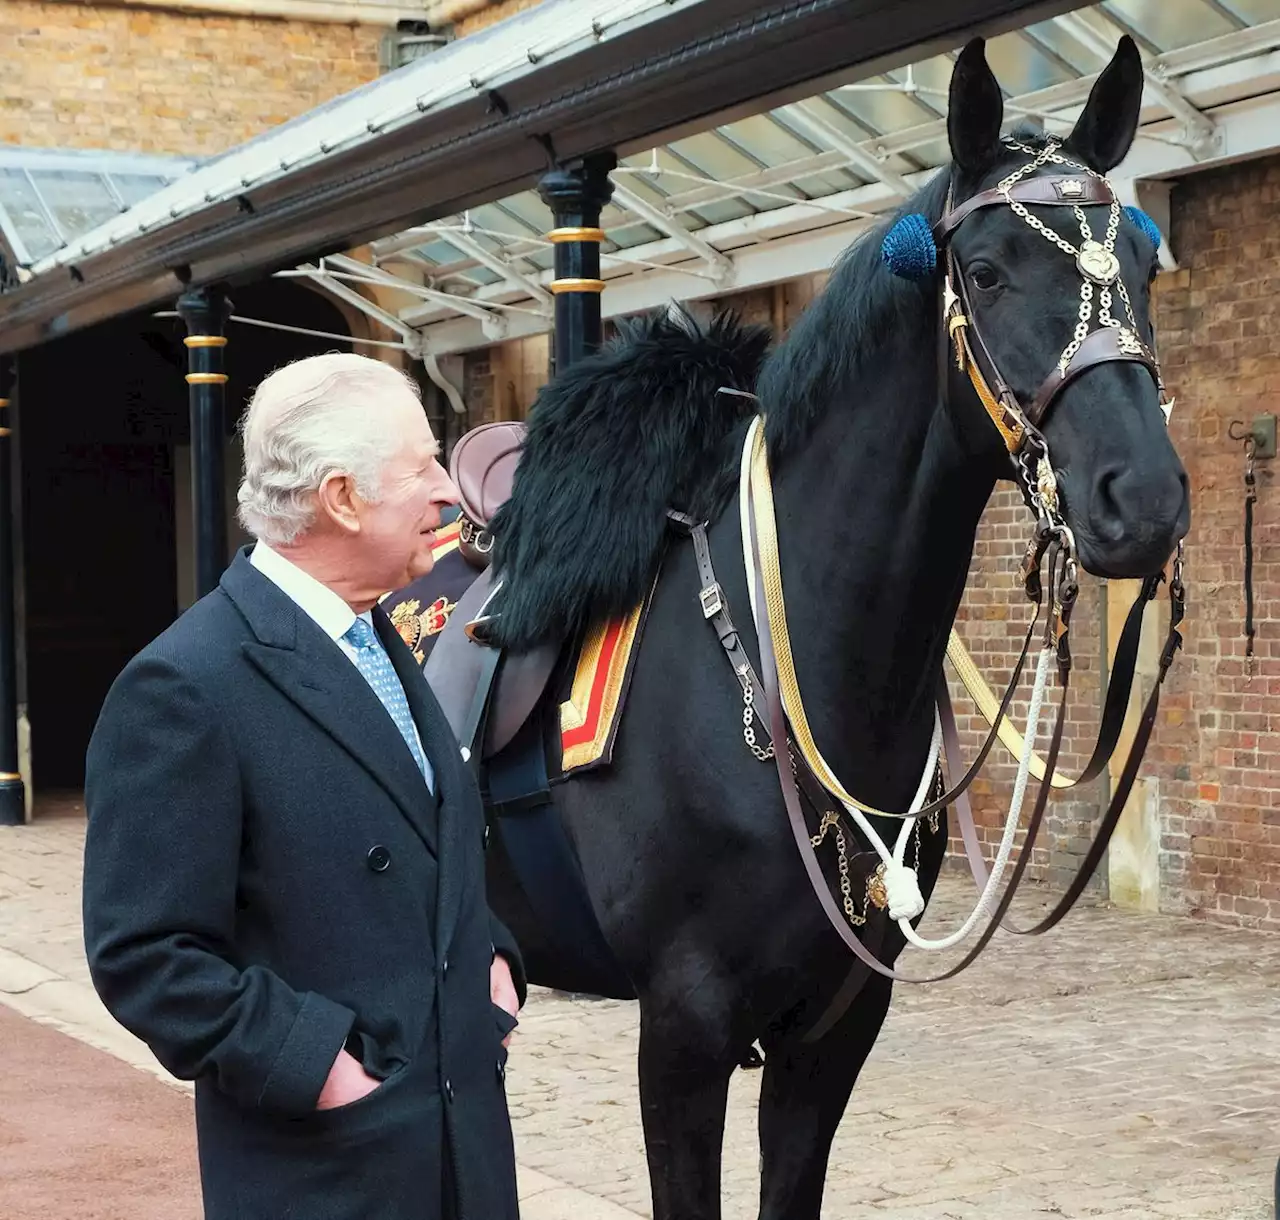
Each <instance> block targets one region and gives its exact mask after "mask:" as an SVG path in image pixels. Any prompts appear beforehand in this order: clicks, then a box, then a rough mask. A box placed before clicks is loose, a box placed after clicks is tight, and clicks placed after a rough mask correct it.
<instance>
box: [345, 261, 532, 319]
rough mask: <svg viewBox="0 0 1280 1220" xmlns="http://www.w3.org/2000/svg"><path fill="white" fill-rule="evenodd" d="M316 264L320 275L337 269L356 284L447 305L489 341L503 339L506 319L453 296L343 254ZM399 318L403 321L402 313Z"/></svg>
mask: <svg viewBox="0 0 1280 1220" xmlns="http://www.w3.org/2000/svg"><path fill="white" fill-rule="evenodd" d="M320 262H321V267H320V269H321V272H322V273H323V272H324V271H325V270H327V269H328V267H329V266H330V265H332V266H334V267H338V268H340V272H339V274H342V275H345V276H346V277H348V278H350V279H354V280H356V281H357V282H358V283H364V284H372V285H374V286H376V287H381V288H391V289H394V290H396V291H397V292H407V293H409V294H410V295H412V296H419V297H422V299H423V300H425V301H435V302H438V303H439V304H442V305H448V306H449V308H450V309H453V310H456V311H457V312H458V313H461V314H466V315H467V316H468V317H471V318H475V319H476V321H477V322H479V323H480V325H481V326H482V327H483V328H484V333H485V334H486V335H487V336H488V337H489V338H490V339H495V340H496V339H504V338H506V335H507V323H506V319H505V318H502V317H499V316H498V315H497V314H495V313H494V312H493V311H492V310H491V309H486V308H485V307H484V306H483V305H477V304H475V303H474V302H473V301H469V300H467V299H466V298H465V297H459V296H454V295H453V293H450V292H439V291H437V290H436V289H434V288H424V287H423V286H422V285H421V284H415V283H413V282H412V281H410V280H402V279H401V278H400V277H399V276H395V275H391V274H390V273H389V272H386V271H382V270H380V269H379V268H377V267H372V266H370V265H369V264H368V263H362V262H360V261H359V259H354V258H351V257H349V256H348V255H346V254H331V255H329V257H328V258H324V259H321V260H320ZM401 318H402V319H403V318H404V314H403V311H402V313H401ZM409 325H412V323H409Z"/></svg>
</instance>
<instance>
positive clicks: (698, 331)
mask: <svg viewBox="0 0 1280 1220" xmlns="http://www.w3.org/2000/svg"><path fill="white" fill-rule="evenodd" d="M769 341H770V334H769V331H768V330H767V329H765V328H763V327H756V326H744V325H743V324H742V323H741V322H740V321H739V320H738V319H737V318H736V317H734V316H732V315H723V316H721V317H718V318H717V319H716V320H715V321H713V322H712V323H711V324H710V325H708V326H705V327H704V326H701V325H699V324H698V323H697V322H695V321H694V320H693V318H692V317H690V316H689V315H688V314H687V313H685V312H684V311H683V310H673V311H664V312H662V313H659V314H656V315H651V316H648V317H645V318H643V319H640V320H638V321H632V322H629V323H624V324H623V325H622V326H620V328H619V335H618V338H617V339H615V340H613V341H612V342H611V343H609V344H607V345H606V346H605V347H603V348H602V349H601V350H600V351H599V352H597V353H595V354H594V355H592V356H589V357H587V358H586V359H585V360H583V361H581V362H580V363H578V364H576V365H574V366H573V367H572V368H569V369H566V370H565V371H564V372H563V373H561V374H559V375H558V376H556V377H555V378H554V379H553V380H552V381H551V382H550V383H549V384H548V385H547V386H545V387H544V388H543V390H542V392H541V393H540V394H539V395H538V400H537V402H536V403H535V404H534V406H533V409H532V410H531V412H530V414H529V430H528V435H527V437H526V439H525V445H524V451H523V454H522V456H521V459H520V465H519V467H518V469H517V471H516V477H515V484H514V487H513V490H512V494H511V498H510V499H509V500H508V501H507V503H506V504H505V505H504V506H503V507H502V509H501V510H500V511H499V513H498V514H497V516H496V517H495V519H494V521H493V533H494V537H495V547H494V565H495V567H496V568H497V570H498V572H497V574H498V575H500V576H501V577H502V580H503V594H502V600H501V608H500V619H499V622H498V625H497V627H496V630H495V632H494V635H495V638H496V641H497V642H499V643H501V644H504V645H506V646H508V647H511V648H516V649H521V648H528V647H531V646H532V645H534V644H537V643H541V642H543V641H544V640H547V639H551V638H556V637H559V638H567V637H569V636H571V635H573V634H575V633H576V632H578V631H579V630H581V629H583V628H584V627H586V626H587V625H588V624H589V623H591V622H593V621H598V620H599V619H602V618H608V617H612V616H615V615H620V614H625V613H626V612H627V611H629V610H630V609H632V608H633V607H634V606H635V605H636V604H637V603H638V602H639V601H640V600H641V599H642V598H643V597H644V595H645V592H646V591H647V588H648V585H649V583H650V581H651V580H652V574H653V569H654V565H655V563H656V562H657V560H658V556H659V552H660V549H661V546H662V541H663V534H664V531H665V529H666V510H667V509H668V508H678V509H680V510H682V511H684V512H688V513H691V514H693V515H696V516H700V517H709V516H713V515H714V514H715V513H716V512H718V511H719V510H720V509H721V508H723V505H724V503H725V500H726V498H727V495H728V493H729V492H730V491H731V489H732V486H733V474H734V470H733V463H732V461H731V460H730V459H729V454H728V452H727V439H728V437H729V436H730V435H731V434H732V433H733V432H734V431H735V430H736V429H737V427H738V426H739V425H740V424H741V422H742V420H743V418H744V416H745V415H747V414H748V413H749V412H750V409H751V404H750V402H749V400H747V399H744V398H742V397H741V396H738V395H727V394H718V393H717V390H719V389H720V388H721V387H722V386H728V387H731V388H734V389H738V390H745V391H751V390H753V389H754V387H755V383H756V377H757V375H758V373H759V371H760V366H761V364H762V363H763V360H764V356H765V353H766V351H767V350H768V346H769Z"/></svg>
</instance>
